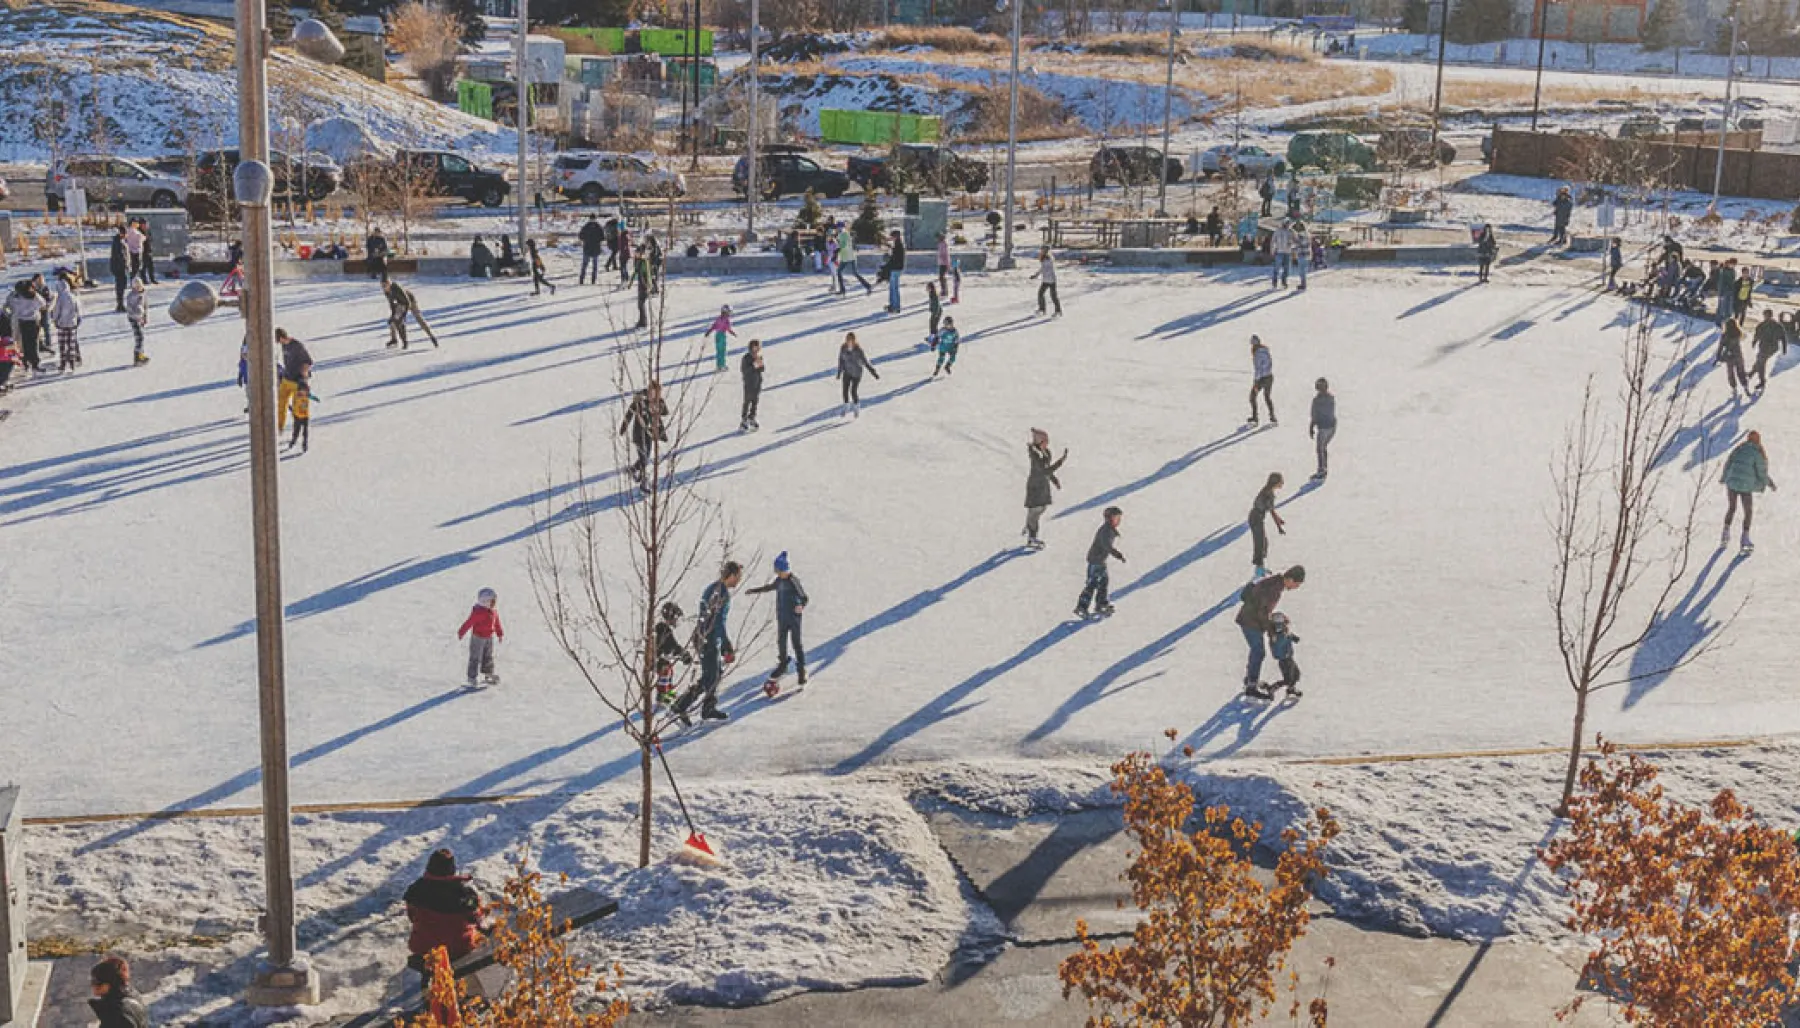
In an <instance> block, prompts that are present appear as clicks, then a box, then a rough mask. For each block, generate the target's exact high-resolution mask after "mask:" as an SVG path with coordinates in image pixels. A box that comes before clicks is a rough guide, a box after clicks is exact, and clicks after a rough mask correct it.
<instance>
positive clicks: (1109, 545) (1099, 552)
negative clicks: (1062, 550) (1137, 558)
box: [1087, 521, 1125, 564]
mask: <svg viewBox="0 0 1800 1028" xmlns="http://www.w3.org/2000/svg"><path fill="white" fill-rule="evenodd" d="M1118 541H1119V530H1118V529H1116V528H1114V527H1113V526H1112V524H1111V523H1110V522H1106V521H1102V522H1101V523H1100V530H1099V531H1098V532H1095V533H1094V544H1093V545H1092V546H1089V547H1088V555H1087V562H1088V563H1089V564H1104V563H1106V558H1108V557H1117V558H1119V559H1120V560H1124V559H1125V555H1124V554H1123V553H1120V552H1119V551H1118V550H1115V549H1113V544H1114V543H1116V542H1118Z"/></svg>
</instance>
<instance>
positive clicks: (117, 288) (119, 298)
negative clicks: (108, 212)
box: [106, 226, 131, 314]
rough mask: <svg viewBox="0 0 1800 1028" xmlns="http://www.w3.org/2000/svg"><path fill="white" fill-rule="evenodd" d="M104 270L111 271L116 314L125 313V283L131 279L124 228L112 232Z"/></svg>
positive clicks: (129, 257) (129, 258) (129, 259)
mask: <svg viewBox="0 0 1800 1028" xmlns="http://www.w3.org/2000/svg"><path fill="white" fill-rule="evenodd" d="M106 270H107V271H110V272H112V280H113V300H114V303H115V307H116V309H115V311H114V313H116V314H123V313H125V285H126V283H128V282H130V281H131V256H130V254H128V253H127V252H126V250H125V229H124V227H123V226H120V227H119V229H118V230H116V231H115V232H113V237H112V250H111V252H110V253H109V254H108V255H107V258H106Z"/></svg>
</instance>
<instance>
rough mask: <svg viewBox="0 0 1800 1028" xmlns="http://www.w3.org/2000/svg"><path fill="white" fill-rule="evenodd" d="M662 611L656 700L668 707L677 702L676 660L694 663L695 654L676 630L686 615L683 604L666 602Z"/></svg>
mask: <svg viewBox="0 0 1800 1028" xmlns="http://www.w3.org/2000/svg"><path fill="white" fill-rule="evenodd" d="M660 613H661V615H662V616H661V618H660V619H658V620H657V622H656V702H658V703H660V704H662V705H663V706H665V707H666V706H668V705H669V704H671V703H674V702H675V662H676V661H680V662H682V663H683V664H692V663H693V662H694V655H693V654H692V653H690V652H688V648H687V647H686V646H683V645H682V644H681V636H680V635H678V634H676V631H675V629H676V628H677V626H679V625H680V624H681V619H682V618H683V617H684V616H685V615H684V614H683V613H682V610H681V606H680V605H679V604H676V603H673V602H670V603H665V604H663V605H662V610H661V611H660Z"/></svg>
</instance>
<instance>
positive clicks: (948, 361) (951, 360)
mask: <svg viewBox="0 0 1800 1028" xmlns="http://www.w3.org/2000/svg"><path fill="white" fill-rule="evenodd" d="M961 342H962V336H961V334H960V333H958V332H957V331H956V319H955V318H945V319H944V327H943V329H941V330H940V331H939V332H938V333H937V352H938V359H937V367H936V368H934V369H932V372H931V377H932V378H936V377H937V376H938V372H940V371H941V372H943V373H944V374H946V375H948V374H950V373H952V372H954V371H955V370H956V351H957V349H958V348H959V347H960V345H961Z"/></svg>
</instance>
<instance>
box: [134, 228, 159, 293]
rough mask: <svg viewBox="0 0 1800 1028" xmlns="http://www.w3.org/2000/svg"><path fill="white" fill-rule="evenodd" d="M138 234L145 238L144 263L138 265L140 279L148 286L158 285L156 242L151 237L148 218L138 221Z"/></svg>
mask: <svg viewBox="0 0 1800 1028" xmlns="http://www.w3.org/2000/svg"><path fill="white" fill-rule="evenodd" d="M137 229H138V233H139V234H140V235H142V236H143V237H144V246H143V254H144V260H143V263H141V264H139V265H138V277H139V278H142V279H143V280H144V284H145V285H147V286H153V285H155V284H156V241H155V239H153V238H152V237H151V235H150V222H149V220H148V219H146V218H139V219H138V220H137Z"/></svg>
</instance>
